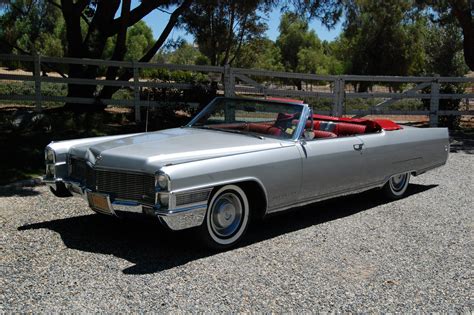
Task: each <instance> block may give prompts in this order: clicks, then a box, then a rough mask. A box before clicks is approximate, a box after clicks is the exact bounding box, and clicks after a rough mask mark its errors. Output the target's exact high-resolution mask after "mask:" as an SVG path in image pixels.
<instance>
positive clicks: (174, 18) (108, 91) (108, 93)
mask: <svg viewBox="0 0 474 315" xmlns="http://www.w3.org/2000/svg"><path fill="white" fill-rule="evenodd" d="M191 2H192V1H191V0H185V1H183V3H182V4H181V5H180V6H179V7H178V8H177V9H176V10H174V12H173V13H172V14H171V16H170V19H169V21H168V24H166V27H165V28H164V30H163V32H161V35H160V37H159V38H158V40H157V41H156V42H155V44H154V45H153V46H152V47H151V48H150V49H149V50H148V51H147V53H146V54H145V55H144V56H143V57H141V58H140V60H138V61H139V62H149V61H150V60H151V58H153V56H154V55H155V54H156V53H157V52H158V50H159V49H160V48H161V46H163V44H164V43H165V41H166V39H167V38H168V35H169V34H170V33H171V30H172V29H173V28H174V26H175V25H176V23H177V22H178V18H179V17H180V16H181V14H182V13H183V12H184V11H185V10H187V9H188V7H189V6H190V5H191ZM132 77H133V71H131V70H130V69H127V71H124V72H123V73H122V74H121V75H120V76H119V78H118V80H119V81H128V80H130V79H131V78H132ZM119 89H120V87H116V86H109V87H106V88H104V89H103V90H102V91H101V93H100V96H99V98H100V99H109V98H111V97H112V95H113V94H114V93H115V92H116V91H117V90H119Z"/></svg>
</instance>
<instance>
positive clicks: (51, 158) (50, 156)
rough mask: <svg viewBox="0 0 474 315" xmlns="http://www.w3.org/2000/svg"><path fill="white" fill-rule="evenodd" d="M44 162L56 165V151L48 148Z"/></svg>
mask: <svg viewBox="0 0 474 315" xmlns="http://www.w3.org/2000/svg"><path fill="white" fill-rule="evenodd" d="M44 160H45V161H46V163H47V164H48V163H52V164H54V163H55V162H56V161H55V160H56V157H55V155H54V151H53V150H51V149H49V148H47V149H46V150H45V151H44Z"/></svg>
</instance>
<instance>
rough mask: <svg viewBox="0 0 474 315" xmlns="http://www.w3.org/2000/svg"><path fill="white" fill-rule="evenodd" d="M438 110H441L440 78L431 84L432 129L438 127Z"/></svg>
mask: <svg viewBox="0 0 474 315" xmlns="http://www.w3.org/2000/svg"><path fill="white" fill-rule="evenodd" d="M437 77H439V76H437ZM438 110H439V80H438V78H435V79H434V80H433V81H432V82H431V98H430V127H437V126H438Z"/></svg>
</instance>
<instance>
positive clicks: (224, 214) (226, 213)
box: [200, 185, 249, 249]
mask: <svg viewBox="0 0 474 315" xmlns="http://www.w3.org/2000/svg"><path fill="white" fill-rule="evenodd" d="M248 224H249V202H248V198H247V195H246V194H245V192H244V191H243V190H242V189H241V188H240V187H239V186H236V185H226V186H223V187H221V188H219V189H218V190H217V191H216V192H215V194H214V195H213V197H212V198H211V202H210V203H209V206H208V208H207V212H206V218H205V221H204V223H203V225H202V226H201V229H200V234H201V239H202V240H203V241H204V243H205V244H206V245H207V246H209V247H211V248H214V249H226V248H230V247H232V246H234V245H235V244H237V243H238V242H239V241H240V240H241V239H242V237H243V236H244V234H245V232H246V230H247V227H248Z"/></svg>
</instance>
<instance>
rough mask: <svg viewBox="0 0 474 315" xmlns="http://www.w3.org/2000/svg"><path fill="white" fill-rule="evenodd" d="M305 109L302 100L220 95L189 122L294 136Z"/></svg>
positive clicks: (196, 125) (281, 136)
mask: <svg viewBox="0 0 474 315" xmlns="http://www.w3.org/2000/svg"><path fill="white" fill-rule="evenodd" d="M302 111H303V106H302V105H299V104H288V103H274V102H265V101H259V100H250V99H249V100H246V99H228V98H218V99H215V100H214V101H213V102H212V103H211V104H209V105H208V106H207V107H206V108H205V109H204V110H203V111H202V112H201V113H199V114H198V115H197V116H196V117H195V118H194V119H193V120H192V121H191V123H190V124H189V125H188V126H189V127H195V128H205V129H215V130H220V131H227V132H233V133H243V134H248V135H257V136H263V137H273V138H279V139H291V138H293V137H294V135H295V131H296V128H297V127H298V122H299V118H300V116H301V113H302Z"/></svg>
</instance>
